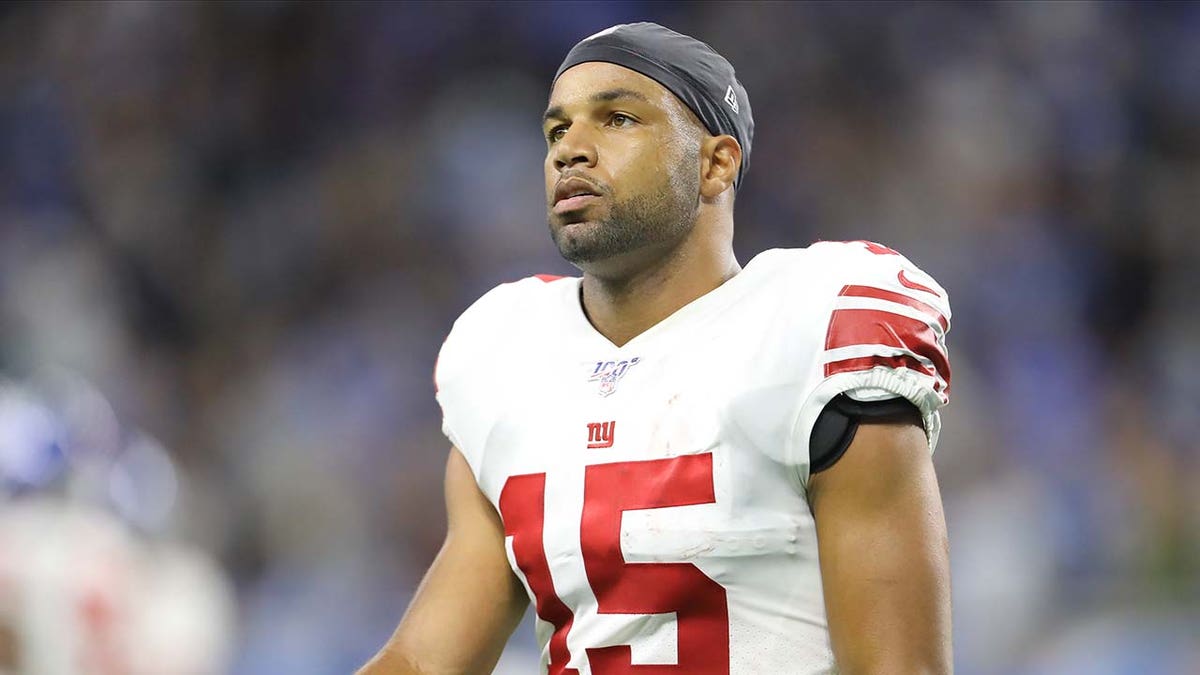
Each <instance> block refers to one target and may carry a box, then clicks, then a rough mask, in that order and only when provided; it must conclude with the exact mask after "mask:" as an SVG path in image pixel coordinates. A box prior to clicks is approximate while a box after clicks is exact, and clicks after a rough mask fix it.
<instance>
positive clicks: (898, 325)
mask: <svg viewBox="0 0 1200 675" xmlns="http://www.w3.org/2000/svg"><path fill="white" fill-rule="evenodd" d="M868 290H872V291H878V290H879V289H868ZM882 292H884V293H886V292H887V291H882ZM868 297H874V296H868ZM901 297H903V296H901ZM913 302H916V301H915V300H914V301H913ZM859 345H884V346H888V347H896V348H899V349H906V350H908V351H910V352H913V353H914V354H918V355H920V356H922V357H924V358H926V359H929V360H930V361H931V362H933V365H934V368H935V369H936V371H937V372H936V373H932V372H930V370H929V368H928V367H927V366H924V365H922V364H921V363H920V362H919V361H916V360H915V359H912V358H911V357H896V356H874V355H872V356H866V357H860V358H853V359H846V360H843V361H836V362H833V363H827V364H825V376H826V377H828V376H830V375H833V374H834V373H837V372H846V371H847V370H868V369H870V368H874V367H876V366H884V367H888V368H896V367H903V368H911V369H912V370H915V371H917V372H919V373H924V374H926V375H934V374H936V375H938V376H940V377H941V379H942V381H944V382H945V383H946V388H947V391H948V390H949V387H950V361H949V359H947V358H946V354H945V352H943V351H942V348H941V345H940V344H938V341H937V335H936V334H935V333H934V332H933V329H932V328H930V327H929V324H927V323H925V322H924V321H919V320H917V319H913V318H911V317H907V316H904V315H902V314H893V313H892V312H885V311H882V310H877V309H838V310H834V312H833V316H832V318H831V319H830V321H829V332H828V333H827V334H826V336H825V349H827V350H828V349H839V348H842V347H856V346H859ZM896 359H902V360H901V361H897V360H896ZM903 359H907V360H903Z"/></svg>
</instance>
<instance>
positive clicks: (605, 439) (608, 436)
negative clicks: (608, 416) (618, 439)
mask: <svg viewBox="0 0 1200 675" xmlns="http://www.w3.org/2000/svg"><path fill="white" fill-rule="evenodd" d="M587 428H588V444H587V446H588V450H595V449H596V448H611V447H612V446H613V435H614V434H615V433H617V422H616V420H614V421H612V422H588V425H587Z"/></svg>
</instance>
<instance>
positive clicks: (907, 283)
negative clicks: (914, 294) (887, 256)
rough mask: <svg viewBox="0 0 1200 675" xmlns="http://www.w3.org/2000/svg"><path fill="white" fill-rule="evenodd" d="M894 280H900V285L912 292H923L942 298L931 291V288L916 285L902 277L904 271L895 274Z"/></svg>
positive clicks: (939, 294)
mask: <svg viewBox="0 0 1200 675" xmlns="http://www.w3.org/2000/svg"><path fill="white" fill-rule="evenodd" d="M896 278H897V279H899V280H900V285H901V286H903V287H905V288H911V289H913V290H914V291H925V292H926V293H933V294H934V295H936V296H938V297H939V298H940V297H942V294H941V293H938V292H937V291H935V290H933V289H932V288H930V287H928V286H923V285H921V284H918V283H917V282H915V281H913V280H912V279H909V278H908V277H906V276H904V270H900V272H899V273H897V274H896Z"/></svg>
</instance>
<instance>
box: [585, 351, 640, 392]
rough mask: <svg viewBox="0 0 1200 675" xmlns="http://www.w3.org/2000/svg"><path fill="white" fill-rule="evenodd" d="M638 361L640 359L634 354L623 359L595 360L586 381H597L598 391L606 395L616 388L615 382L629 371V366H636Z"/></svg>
mask: <svg viewBox="0 0 1200 675" xmlns="http://www.w3.org/2000/svg"><path fill="white" fill-rule="evenodd" d="M638 361H641V359H640V358H638V357H636V356H635V357H633V358H632V359H625V360H623V361H597V362H596V367H595V369H594V370H593V371H592V375H591V377H589V378H588V382H599V383H600V390H599V392H598V393H599V394H600V395H601V396H608V395H609V394H611V393H613V392H614V391H616V390H617V382H619V381H620V380H621V378H622V377H625V373H627V372H629V369H630V368H632V367H634V366H636V365H637V364H638Z"/></svg>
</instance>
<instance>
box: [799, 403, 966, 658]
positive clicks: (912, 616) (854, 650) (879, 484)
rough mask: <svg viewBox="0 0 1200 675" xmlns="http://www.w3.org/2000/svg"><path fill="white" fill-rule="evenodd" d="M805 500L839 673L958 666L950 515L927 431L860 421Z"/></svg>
mask: <svg viewBox="0 0 1200 675" xmlns="http://www.w3.org/2000/svg"><path fill="white" fill-rule="evenodd" d="M809 502H810V504H811V505H812V508H813V514H814V516H815V517H816V521H817V541H818V545H819V548H820V557H821V579H822V583H823V585H824V591H825V608H826V613H827V615H828V619H829V637H830V641H831V642H832V646H833V653H834V657H835V659H836V661H837V664H838V668H839V672H840V673H842V675H874V674H876V673H887V674H888V675H909V674H911V675H942V674H945V673H950V672H952V670H953V666H952V660H951V648H950V563H949V546H948V541H947V538H946V521H945V516H944V515H943V513H942V500H941V496H940V495H939V494H938V486H937V477H936V476H935V475H934V471H933V462H932V461H931V459H930V456H929V448H928V445H927V444H926V440H925V434H924V433H923V432H922V430H921V428H920V427H919V426H917V425H916V424H911V423H895V424H862V425H860V426H859V428H858V432H857V433H856V434H855V438H854V441H853V442H852V443H851V445H850V447H849V448H848V449H847V451H846V454H845V455H844V456H843V457H842V458H841V459H840V460H838V462H837V463H836V464H834V465H833V466H832V467H830V468H829V469H827V470H825V471H823V472H821V473H818V474H814V475H813V476H812V478H811V479H810V480H809Z"/></svg>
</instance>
